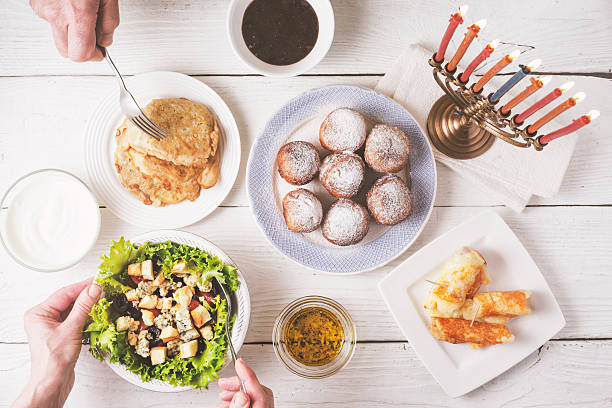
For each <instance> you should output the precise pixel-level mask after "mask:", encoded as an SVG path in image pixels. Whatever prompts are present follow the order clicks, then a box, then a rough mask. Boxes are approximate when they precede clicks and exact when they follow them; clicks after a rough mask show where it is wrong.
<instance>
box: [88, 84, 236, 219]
mask: <svg viewBox="0 0 612 408" xmlns="http://www.w3.org/2000/svg"><path fill="white" fill-rule="evenodd" d="M127 86H128V89H129V90H130V91H131V92H132V94H133V95H134V96H135V97H136V99H137V101H138V103H139V104H140V106H141V107H144V106H146V105H147V104H148V103H149V102H150V101H151V100H152V99H156V98H172V97H183V98H187V99H190V100H192V101H194V102H199V103H202V104H204V105H206V106H208V107H209V108H210V109H211V110H212V112H213V113H214V114H215V115H216V116H217V119H218V122H219V126H220V128H221V137H220V140H219V153H220V154H221V170H220V175H219V180H218V181H217V184H216V185H215V186H214V187H212V188H210V189H208V190H204V189H202V191H201V192H200V196H199V197H198V198H197V199H196V200H195V201H183V202H181V203H178V204H171V205H167V206H165V207H153V206H151V205H145V204H143V203H142V202H141V201H140V200H138V199H137V198H136V197H134V196H133V195H132V194H131V193H130V192H129V191H128V190H127V189H126V188H125V187H123V185H122V184H121V181H120V180H119V175H118V174H117V171H116V169H115V158H114V154H115V147H116V143H115V132H116V130H117V128H118V127H119V125H121V123H122V122H123V120H124V118H125V117H124V116H123V114H122V113H121V109H120V107H119V95H118V90H117V89H116V88H115V85H114V84H113V89H114V90H113V92H111V93H109V94H108V95H107V96H106V97H105V98H104V99H103V100H102V101H101V102H100V104H99V105H98V107H97V108H96V110H95V112H94V114H93V115H92V117H91V118H90V119H89V123H88V126H87V130H86V132H85V167H86V169H87V174H88V175H89V181H90V186H91V189H92V190H93V192H94V194H95V195H96V197H97V198H98V202H99V203H100V204H101V205H105V206H106V207H108V209H109V210H111V212H112V213H113V214H115V215H116V216H117V217H119V218H121V219H122V220H124V221H126V222H129V223H130V224H133V225H137V226H140V227H144V228H155V229H158V228H181V227H184V226H186V225H190V224H193V223H194V222H196V221H199V220H201V219H202V218H204V217H206V216H207V215H208V214H210V213H211V212H212V211H213V210H214V209H215V208H217V207H218V206H219V205H220V204H221V202H222V201H223V200H224V199H225V197H226V196H227V195H228V194H229V192H230V190H231V188H232V186H233V185H234V182H235V181H236V177H237V176H238V170H239V168H240V134H239V133H238V126H237V125H236V120H235V119H234V116H233V115H232V112H231V111H230V109H229V107H228V106H227V105H226V104H225V102H224V101H223V100H222V99H221V97H220V96H219V95H217V93H216V92H215V91H213V90H212V89H211V88H209V87H208V86H207V85H205V84H203V83H202V82H200V81H198V80H197V79H195V78H191V77H190V76H188V75H184V74H180V73H177V72H150V73H146V74H140V75H136V76H134V77H131V78H128V79H127Z"/></svg>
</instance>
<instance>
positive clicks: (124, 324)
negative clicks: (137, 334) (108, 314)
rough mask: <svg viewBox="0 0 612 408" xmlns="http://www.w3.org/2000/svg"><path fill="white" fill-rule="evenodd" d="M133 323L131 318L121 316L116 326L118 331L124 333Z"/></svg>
mask: <svg viewBox="0 0 612 408" xmlns="http://www.w3.org/2000/svg"><path fill="white" fill-rule="evenodd" d="M131 323H132V318H131V317H130V316H121V317H119V318H117V321H116V323H115V325H116V326H117V331H118V332H122V331H126V330H128V329H129V328H130V324H131Z"/></svg>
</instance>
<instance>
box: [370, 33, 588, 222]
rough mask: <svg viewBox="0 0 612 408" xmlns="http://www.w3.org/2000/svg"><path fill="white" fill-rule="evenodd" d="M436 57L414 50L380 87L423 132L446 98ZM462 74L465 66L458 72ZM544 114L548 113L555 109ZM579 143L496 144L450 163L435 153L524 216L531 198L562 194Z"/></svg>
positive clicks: (572, 138) (568, 139) (497, 82)
mask: <svg viewBox="0 0 612 408" xmlns="http://www.w3.org/2000/svg"><path fill="white" fill-rule="evenodd" d="M432 55H433V51H431V50H427V49H425V48H423V47H421V46H420V45H415V44H413V45H410V46H409V47H408V48H407V49H406V50H405V51H404V52H403V53H402V54H401V55H400V56H399V58H398V59H397V60H396V61H395V63H394V64H393V66H392V67H391V70H390V71H389V72H387V74H386V75H385V76H384V77H383V78H382V79H381V80H380V81H379V82H378V85H377V86H376V90H377V91H378V92H380V93H383V94H385V95H387V96H389V97H391V98H393V99H395V100H396V101H397V102H399V103H400V104H401V105H403V106H404V107H405V108H406V109H407V110H408V112H410V113H411V114H412V115H413V116H414V118H415V119H416V120H417V122H419V124H420V125H421V128H422V129H423V130H424V131H426V130H427V115H428V114H429V110H430V109H431V106H432V105H433V104H434V102H435V101H437V100H438V98H440V97H441V96H442V95H443V94H444V91H442V89H441V88H440V87H439V86H438V85H437V84H436V82H435V80H434V78H433V75H432V68H431V66H430V65H429V63H428V61H429V58H430V57H431V56H432ZM461 71H462V69H461V67H460V68H459V69H458V72H461ZM507 79H508V77H504V78H493V79H492V80H491V81H490V82H489V83H488V84H487V86H486V88H487V89H489V90H494V89H496V87H499V86H501V85H502V84H503V83H504V82H505V81H506V80H507ZM517 88H518V91H519V92H520V90H522V89H523V86H521V85H518V86H517ZM516 91H517V90H515V89H513V90H512V91H511V92H513V95H514V94H515V92H516ZM541 96H542V95H540V96H539V97H541ZM560 99H561V98H560ZM504 100H505V99H504ZM553 106H554V103H553ZM544 109H545V112H546V111H548V109H550V106H547V107H546V108H544ZM536 115H538V114H536ZM566 121H568V123H569V119H567V118H566ZM568 123H565V124H563V125H562V124H561V123H559V122H556V121H553V123H552V124H551V126H547V129H556V128H558V127H561V126H565V125H567V124H568ZM576 140H577V138H576V134H572V135H568V136H565V137H563V138H562V139H558V140H555V141H554V142H551V143H550V144H549V145H548V146H546V147H545V148H544V150H543V151H540V152H538V151H536V150H535V149H533V147H530V148H529V149H525V148H520V147H515V146H512V145H510V144H508V143H506V142H504V141H502V140H496V141H495V143H493V146H492V147H491V148H490V149H489V150H488V151H487V152H485V153H484V154H482V155H481V156H479V157H476V158H473V159H470V160H456V159H451V158H450V157H448V156H445V155H444V154H442V153H440V152H439V151H437V149H436V148H435V147H433V146H432V148H433V150H434V156H435V158H436V160H438V161H439V162H440V163H443V164H445V165H446V166H448V167H450V168H451V169H452V170H454V171H456V172H457V173H459V174H461V175H462V176H464V177H465V178H467V179H468V180H471V181H472V182H474V183H475V184H478V185H479V186H481V187H482V188H483V194H486V193H490V194H491V195H493V196H495V197H496V198H497V199H499V200H501V202H503V203H504V204H505V205H506V206H508V207H510V208H512V209H513V210H515V211H517V212H521V211H522V210H523V209H524V208H525V206H526V205H527V203H528V202H529V199H530V198H531V196H532V195H538V196H542V197H551V196H553V195H555V194H556V193H557V192H558V191H559V187H560V186H561V182H562V181H563V176H564V174H565V171H566V170H567V166H568V164H569V161H570V159H571V157H572V154H573V152H574V147H575V145H576Z"/></svg>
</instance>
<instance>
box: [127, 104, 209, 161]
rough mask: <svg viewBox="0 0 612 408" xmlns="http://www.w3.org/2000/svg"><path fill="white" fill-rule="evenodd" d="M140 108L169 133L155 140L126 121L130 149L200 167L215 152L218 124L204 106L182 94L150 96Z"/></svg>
mask: <svg viewBox="0 0 612 408" xmlns="http://www.w3.org/2000/svg"><path fill="white" fill-rule="evenodd" d="M143 111H144V112H145V113H146V114H147V116H148V117H149V118H150V119H151V120H152V121H153V122H155V124H157V125H158V126H160V127H161V128H162V129H164V130H165V131H166V132H168V134H169V135H170V137H167V138H165V139H162V140H159V141H157V140H155V139H153V138H152V137H150V136H148V135H146V134H145V133H144V132H142V131H141V130H140V129H138V128H137V127H136V126H134V125H133V124H132V123H128V125H127V133H126V139H127V143H128V144H129V145H130V146H131V147H132V148H133V149H134V150H136V151H138V152H140V153H143V154H148V155H151V156H155V157H158V158H160V159H162V160H166V161H169V162H172V163H174V164H178V165H183V166H196V167H204V166H205V165H206V163H207V162H208V159H209V158H210V157H212V156H214V155H215V153H216V152H217V144H218V143H219V125H218V124H217V119H216V118H215V115H213V113H212V112H211V111H210V110H209V109H208V108H207V107H206V106H204V105H202V104H199V103H197V102H193V101H190V100H189V99H185V98H164V99H154V100H153V101H151V103H149V104H148V105H147V106H146V107H145V108H144V109H143Z"/></svg>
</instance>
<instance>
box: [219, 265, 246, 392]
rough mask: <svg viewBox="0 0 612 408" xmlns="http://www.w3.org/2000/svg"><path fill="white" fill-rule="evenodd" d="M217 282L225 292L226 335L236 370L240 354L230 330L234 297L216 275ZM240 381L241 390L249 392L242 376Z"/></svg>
mask: <svg viewBox="0 0 612 408" xmlns="http://www.w3.org/2000/svg"><path fill="white" fill-rule="evenodd" d="M215 282H216V283H217V285H218V286H220V287H221V292H222V293H223V297H224V298H225V303H226V304H227V314H226V315H225V336H226V337H227V344H229V349H230V354H231V355H232V361H233V362H234V370H235V369H236V360H237V359H238V356H237V355H236V350H234V345H233V344H232V336H231V335H230V332H229V321H230V316H231V315H232V299H230V296H229V293H228V292H227V289H225V286H223V284H222V283H221V282H220V281H219V278H217V277H215ZM238 380H239V381H240V391H242V392H244V393H245V394H246V393H247V391H246V387H245V386H244V382H243V381H242V379H241V378H240V377H238Z"/></svg>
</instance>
